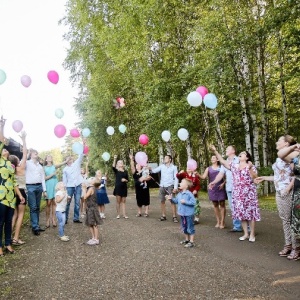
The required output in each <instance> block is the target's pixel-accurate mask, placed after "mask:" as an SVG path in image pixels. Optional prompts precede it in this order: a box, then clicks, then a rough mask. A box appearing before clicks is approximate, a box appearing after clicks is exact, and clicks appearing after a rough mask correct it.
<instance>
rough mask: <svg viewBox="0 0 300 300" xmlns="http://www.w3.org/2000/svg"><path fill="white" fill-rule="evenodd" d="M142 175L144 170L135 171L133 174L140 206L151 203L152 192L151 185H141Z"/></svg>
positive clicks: (137, 200)
mask: <svg viewBox="0 0 300 300" xmlns="http://www.w3.org/2000/svg"><path fill="white" fill-rule="evenodd" d="M141 177H142V172H141V173H139V172H138V171H135V173H134V174H133V179H134V186H135V194H136V202H137V206H138V207H142V206H143V205H145V206H147V205H150V192H149V187H148V186H147V187H146V188H145V187H144V184H143V185H141V182H140V181H139V179H140V178H141Z"/></svg>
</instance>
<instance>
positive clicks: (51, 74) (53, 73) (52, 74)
mask: <svg viewBox="0 0 300 300" xmlns="http://www.w3.org/2000/svg"><path fill="white" fill-rule="evenodd" d="M47 77H48V79H49V81H50V82H51V83H53V84H57V83H58V81H59V75H58V73H57V72H56V71H53V70H52V71H49V72H48V74H47Z"/></svg>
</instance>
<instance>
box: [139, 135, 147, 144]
mask: <svg viewBox="0 0 300 300" xmlns="http://www.w3.org/2000/svg"><path fill="white" fill-rule="evenodd" d="M139 142H140V144H141V145H143V146H146V145H147V144H148V143H149V138H148V136H147V135H146V134H141V135H140V137H139Z"/></svg>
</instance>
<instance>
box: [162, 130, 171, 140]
mask: <svg viewBox="0 0 300 300" xmlns="http://www.w3.org/2000/svg"><path fill="white" fill-rule="evenodd" d="M161 138H162V139H163V140H164V141H165V142H168V141H169V140H170V138H171V132H170V131H169V130H164V131H163V132H162V133H161Z"/></svg>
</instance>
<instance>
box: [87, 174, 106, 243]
mask: <svg viewBox="0 0 300 300" xmlns="http://www.w3.org/2000/svg"><path fill="white" fill-rule="evenodd" d="M100 184H101V183H100V180H98V179H96V178H95V177H91V178H89V180H88V187H87V191H86V194H85V196H84V200H85V203H86V219H85V225H87V226H89V228H90V231H91V234H92V238H91V239H90V240H88V242H87V244H88V245H90V246H94V245H99V230H98V225H100V224H102V223H103V221H102V219H101V217H100V214H99V211H98V207H97V190H96V189H98V188H99V187H100Z"/></svg>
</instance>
